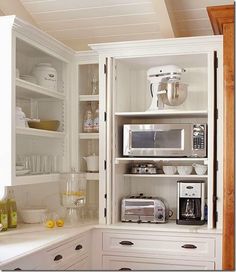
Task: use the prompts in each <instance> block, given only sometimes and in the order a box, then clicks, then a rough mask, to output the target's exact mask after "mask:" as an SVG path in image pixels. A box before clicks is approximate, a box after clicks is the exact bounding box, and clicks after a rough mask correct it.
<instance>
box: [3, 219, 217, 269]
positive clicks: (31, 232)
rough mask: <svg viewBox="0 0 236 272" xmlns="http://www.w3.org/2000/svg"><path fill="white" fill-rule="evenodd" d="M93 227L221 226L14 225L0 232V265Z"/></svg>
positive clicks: (173, 228)
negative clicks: (14, 226)
mask: <svg viewBox="0 0 236 272" xmlns="http://www.w3.org/2000/svg"><path fill="white" fill-rule="evenodd" d="M95 228H96V229H98V228H100V229H110V230H112V229H114V230H133V231H152V232H153V231H155V232H172V233H189V234H191V233H192V234H197V233H199V234H208V235H211V234H212V235H213V234H214V235H220V234H221V233H222V231H221V230H217V229H208V228H207V226H206V225H204V226H183V225H176V223H175V221H170V222H168V223H167V224H135V223H117V224H112V225H99V224H97V222H88V223H83V224H78V225H74V226H72V225H66V224H65V225H64V226H63V227H61V228H59V227H54V228H52V229H49V228H46V227H44V226H43V225H42V224H22V225H19V226H17V228H16V229H10V230H8V231H5V232H0V266H2V265H6V264H7V263H9V262H12V261H15V260H17V259H18V258H20V257H24V256H26V255H28V254H31V253H34V252H36V251H39V250H41V249H47V248H48V247H50V246H53V245H54V244H56V243H58V242H62V241H64V240H67V239H70V238H73V237H74V236H76V235H79V234H81V233H84V232H86V231H89V230H92V229H95Z"/></svg>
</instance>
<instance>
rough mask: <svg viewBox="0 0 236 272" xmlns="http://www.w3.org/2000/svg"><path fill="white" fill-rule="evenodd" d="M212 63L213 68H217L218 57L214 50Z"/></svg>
mask: <svg viewBox="0 0 236 272" xmlns="http://www.w3.org/2000/svg"><path fill="white" fill-rule="evenodd" d="M214 65H215V68H218V57H217V52H216V51H214Z"/></svg>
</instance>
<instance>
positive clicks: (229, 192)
mask: <svg viewBox="0 0 236 272" xmlns="http://www.w3.org/2000/svg"><path fill="white" fill-rule="evenodd" d="M207 11H208V14H209V17H210V20H211V24H212V27H213V30H214V33H215V34H223V36H224V38H223V39H224V61H223V65H224V94H223V99H224V119H223V120H224V127H223V129H224V147H223V152H224V154H223V169H224V170H223V171H224V173H223V179H224V180H223V190H224V192H223V241H222V242H223V244H222V254H223V256H222V258H223V259H222V269H223V270H234V269H235V249H234V247H235V196H234V194H235V180H234V179H235V172H234V147H235V146H234V139H235V126H234V125H235V123H234V114H235V111H234V110H235V109H234V108H235V105H234V98H235V97H234V96H235V94H234V6H233V5H227V6H217V7H209V8H207Z"/></svg>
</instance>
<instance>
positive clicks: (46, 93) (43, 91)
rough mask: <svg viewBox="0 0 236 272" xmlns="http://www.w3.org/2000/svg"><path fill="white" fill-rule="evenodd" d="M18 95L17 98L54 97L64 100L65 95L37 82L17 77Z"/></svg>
mask: <svg viewBox="0 0 236 272" xmlns="http://www.w3.org/2000/svg"><path fill="white" fill-rule="evenodd" d="M16 97H17V98H24V99H26V98H28V99H30V98H34V99H39V98H54V99H59V100H63V99H65V95H64V94H62V93H58V92H54V91H52V90H50V89H47V88H44V87H41V86H39V85H37V84H34V83H31V82H28V81H25V80H22V79H19V78H16Z"/></svg>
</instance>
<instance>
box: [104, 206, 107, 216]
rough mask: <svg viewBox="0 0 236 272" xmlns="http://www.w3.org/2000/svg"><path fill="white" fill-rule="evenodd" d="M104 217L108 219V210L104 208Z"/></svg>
mask: <svg viewBox="0 0 236 272" xmlns="http://www.w3.org/2000/svg"><path fill="white" fill-rule="evenodd" d="M104 217H107V208H104Z"/></svg>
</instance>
